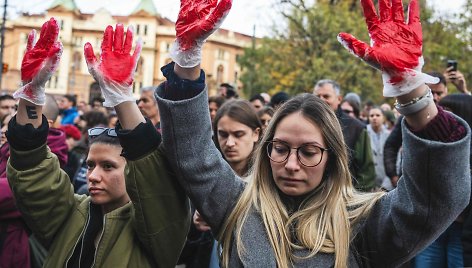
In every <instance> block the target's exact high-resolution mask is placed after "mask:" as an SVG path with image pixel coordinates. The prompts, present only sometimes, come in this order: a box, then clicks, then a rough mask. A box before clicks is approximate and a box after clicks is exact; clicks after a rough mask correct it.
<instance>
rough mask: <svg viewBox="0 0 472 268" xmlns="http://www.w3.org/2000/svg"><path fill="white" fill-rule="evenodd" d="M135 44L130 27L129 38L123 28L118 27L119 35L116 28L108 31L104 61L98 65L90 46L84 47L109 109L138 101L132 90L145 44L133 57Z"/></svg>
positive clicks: (103, 44) (101, 59)
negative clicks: (133, 45)
mask: <svg viewBox="0 0 472 268" xmlns="http://www.w3.org/2000/svg"><path fill="white" fill-rule="evenodd" d="M123 39H124V40H123ZM123 41H124V42H123ZM132 44H133V28H132V27H131V26H130V27H128V30H127V31H126V37H125V34H124V29H123V25H122V24H117V25H116V29H115V31H113V27H112V26H108V27H107V28H106V29H105V32H104V34H103V40H102V47H101V49H102V53H101V55H100V61H97V58H96V57H95V53H94V52H93V48H92V45H91V44H90V43H89V42H87V43H86V44H85V46H84V55H85V61H86V62H87V67H88V70H89V73H90V74H91V75H92V76H93V78H95V80H96V81H97V82H98V83H99V84H100V89H101V91H102V94H103V97H104V98H105V102H104V103H103V106H105V107H114V106H116V105H118V104H120V103H122V102H125V101H135V98H134V96H133V89H132V86H133V81H134V77H133V76H134V71H135V70H136V65H137V63H138V59H139V55H140V54H141V49H142V42H141V40H138V41H137V42H136V47H135V49H134V53H133V54H132V55H130V52H131V49H132Z"/></svg>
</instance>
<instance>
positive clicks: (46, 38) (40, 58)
mask: <svg viewBox="0 0 472 268" xmlns="http://www.w3.org/2000/svg"><path fill="white" fill-rule="evenodd" d="M58 35H59V27H58V25H57V22H56V20H55V19H54V18H51V19H50V20H49V21H47V22H46V23H44V24H43V27H42V28H41V34H40V36H39V40H38V42H37V43H36V44H35V45H34V47H33V43H34V33H30V35H29V36H28V43H27V50H26V52H25V55H24V57H23V61H22V62H21V80H22V81H23V83H28V82H30V81H31V80H32V79H33V77H35V76H36V75H37V74H38V72H39V71H40V70H41V68H42V67H43V66H44V63H45V61H46V60H47V59H48V58H49V57H51V55H54V54H55V52H57V47H56V46H55V45H54V44H55V43H56V40H57V37H58Z"/></svg>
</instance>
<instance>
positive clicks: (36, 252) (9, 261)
mask: <svg viewBox="0 0 472 268" xmlns="http://www.w3.org/2000/svg"><path fill="white" fill-rule="evenodd" d="M42 113H43V115H44V117H45V119H46V120H47V124H48V126H49V130H48V132H47V138H46V144H47V146H48V147H49V149H50V150H51V153H53V154H54V155H55V156H56V158H57V159H58V162H59V167H60V168H63V169H65V168H66V166H67V164H68V163H69V161H70V159H69V158H68V153H67V143H66V135H65V133H64V132H63V131H61V130H59V129H56V128H54V125H56V124H55V123H56V121H58V116H59V107H58V105H57V102H56V100H55V98H54V97H53V96H52V95H50V94H46V96H45V104H44V106H43V107H42ZM12 116H13V115H11V116H9V118H10V119H11V118H12ZM9 121H10V120H8V122H7V121H4V122H3V123H4V126H3V129H2V130H3V131H4V132H2V133H6V130H7V129H8V123H9ZM68 126H70V125H68ZM3 136H5V139H6V135H2V137H3ZM9 157H10V145H9V143H8V142H7V143H5V144H3V145H2V146H1V147H0V225H1V228H0V229H1V230H3V231H2V232H1V233H0V237H3V239H4V240H3V241H4V242H3V243H0V245H2V244H3V247H2V246H0V267H11V268H16V267H18V268H22V267H42V266H43V262H44V258H45V254H47V250H46V249H45V248H44V246H42V245H41V244H39V243H37V238H36V237H35V236H33V235H30V233H31V230H30V229H29V228H28V227H27V226H26V224H25V221H24V219H23V218H22V215H21V213H20V211H19V210H18V208H17V206H16V201H15V198H14V197H13V193H12V191H11V190H10V185H9V183H8V181H7V171H6V168H7V161H8V158H9Z"/></svg>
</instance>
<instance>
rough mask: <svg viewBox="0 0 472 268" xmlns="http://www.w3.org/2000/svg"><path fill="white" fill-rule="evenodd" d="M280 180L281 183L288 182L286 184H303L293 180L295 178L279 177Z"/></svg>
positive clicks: (298, 180) (300, 180)
mask: <svg viewBox="0 0 472 268" xmlns="http://www.w3.org/2000/svg"><path fill="white" fill-rule="evenodd" d="M280 179H281V180H282V181H284V182H288V183H301V182H303V180H302V179H295V178H287V177H280Z"/></svg>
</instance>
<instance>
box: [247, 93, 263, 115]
mask: <svg viewBox="0 0 472 268" xmlns="http://www.w3.org/2000/svg"><path fill="white" fill-rule="evenodd" d="M249 102H250V103H251V105H252V107H254V109H255V110H256V112H259V111H260V110H261V109H262V108H263V107H264V106H265V105H266V102H265V100H264V97H262V95H261V94H255V95H254V96H252V97H251V98H250V99H249Z"/></svg>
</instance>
